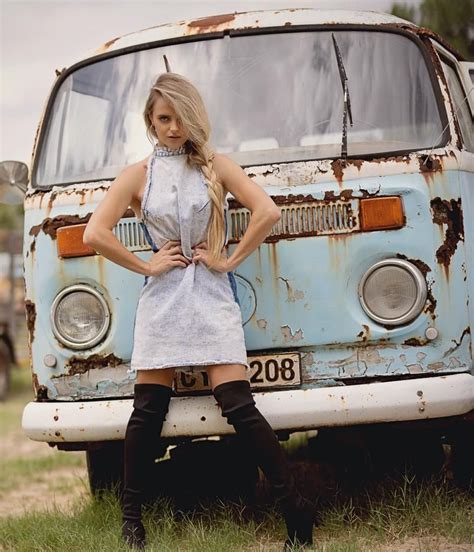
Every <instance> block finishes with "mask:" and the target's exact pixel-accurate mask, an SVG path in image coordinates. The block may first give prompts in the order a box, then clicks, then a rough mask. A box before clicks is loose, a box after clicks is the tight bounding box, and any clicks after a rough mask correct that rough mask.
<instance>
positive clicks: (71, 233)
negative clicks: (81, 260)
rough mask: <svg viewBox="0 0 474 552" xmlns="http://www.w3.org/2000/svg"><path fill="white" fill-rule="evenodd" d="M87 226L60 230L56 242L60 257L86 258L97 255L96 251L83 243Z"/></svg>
mask: <svg viewBox="0 0 474 552" xmlns="http://www.w3.org/2000/svg"><path fill="white" fill-rule="evenodd" d="M86 226H87V224H75V225H73V226H63V227H62V228H58V230H57V233H56V241H57V246H58V257H86V256H87V255H96V251H95V250H94V249H92V247H89V246H88V245H86V244H85V243H84V242H83V241H82V237H83V236H84V230H85V229H86Z"/></svg>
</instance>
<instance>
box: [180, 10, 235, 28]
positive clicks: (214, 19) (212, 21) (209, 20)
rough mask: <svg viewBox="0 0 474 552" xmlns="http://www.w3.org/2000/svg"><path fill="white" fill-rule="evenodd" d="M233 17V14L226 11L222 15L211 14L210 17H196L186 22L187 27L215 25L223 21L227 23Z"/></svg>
mask: <svg viewBox="0 0 474 552" xmlns="http://www.w3.org/2000/svg"><path fill="white" fill-rule="evenodd" d="M234 19H235V14H233V13H227V14H224V15H211V16H210V17H203V18H202V19H196V20H195V21H191V23H188V27H199V28H200V29H202V28H203V27H216V26H217V25H222V24H223V23H228V22H229V21H233V20H234Z"/></svg>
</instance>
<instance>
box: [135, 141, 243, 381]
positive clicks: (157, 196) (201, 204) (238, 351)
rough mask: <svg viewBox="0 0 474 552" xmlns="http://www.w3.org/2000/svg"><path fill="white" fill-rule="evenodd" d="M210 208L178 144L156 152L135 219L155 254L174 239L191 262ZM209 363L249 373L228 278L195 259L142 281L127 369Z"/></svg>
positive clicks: (204, 190) (204, 231) (232, 282)
mask: <svg viewBox="0 0 474 552" xmlns="http://www.w3.org/2000/svg"><path fill="white" fill-rule="evenodd" d="M211 205H212V202H211V200H210V198H209V195H208V192H207V182H206V180H205V178H204V175H203V174H202V171H201V170H200V169H199V168H197V167H191V166H189V165H188V163H187V154H186V153H185V150H184V146H183V147H181V148H178V149H175V150H173V149H168V148H166V147H163V146H159V147H155V149H154V151H153V154H152V155H151V156H150V159H149V162H148V171H147V180H146V185H145V190H144V193H143V199H142V205H141V217H142V218H141V221H140V222H141V224H142V228H143V230H144V233H145V236H146V238H147V239H148V241H149V243H150V245H151V247H152V249H153V251H157V250H158V249H160V248H161V247H162V246H163V245H164V244H165V243H166V242H167V241H168V240H179V241H180V242H181V247H182V250H183V254H184V256H185V257H187V258H188V259H189V260H191V259H192V255H193V252H192V247H194V246H195V245H197V244H198V243H200V242H202V241H205V240H206V237H207V225H208V221H209V217H210V214H211ZM225 207H226V206H225ZM226 243H227V218H226ZM215 364H243V365H244V366H245V367H246V368H247V369H249V365H248V363H247V351H246V347H245V340H244V332H243V327H242V315H241V312H240V307H239V304H238V301H237V296H236V285H235V279H234V275H233V274H232V273H231V272H229V273H225V272H224V273H222V272H217V271H215V270H212V269H209V268H207V267H206V265H205V264H204V263H203V262H202V261H199V262H198V264H194V263H191V264H189V265H188V266H187V267H186V268H184V267H175V268H172V269H171V270H169V271H168V272H165V273H162V274H160V275H158V276H149V277H146V278H145V284H144V286H143V288H142V289H141V292H140V296H139V300H138V306H137V311H136V316H135V326H134V339H133V352H132V359H131V363H130V370H129V372H135V371H136V370H151V369H157V368H170V367H179V368H180V369H190V370H192V367H193V366H207V365H215Z"/></svg>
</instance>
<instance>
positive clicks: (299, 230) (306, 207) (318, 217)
mask: <svg viewBox="0 0 474 552" xmlns="http://www.w3.org/2000/svg"><path fill="white" fill-rule="evenodd" d="M280 209H281V219H280V220H279V221H278V222H277V224H275V226H274V227H273V228H272V231H271V233H270V235H269V236H268V237H267V239H266V240H265V241H275V240H279V239H285V238H298V237H306V236H330V235H332V234H349V233H351V232H358V231H359V216H358V211H359V201H358V200H357V199H354V200H351V201H344V200H339V201H309V202H306V203H305V202H302V203H286V204H285V205H281V206H280ZM229 214H230V234H229V243H237V242H238V241H240V239H241V238H242V236H243V235H244V232H245V231H246V229H247V227H248V225H249V221H250V212H249V211H248V209H245V208H243V207H242V208H237V209H230V210H229Z"/></svg>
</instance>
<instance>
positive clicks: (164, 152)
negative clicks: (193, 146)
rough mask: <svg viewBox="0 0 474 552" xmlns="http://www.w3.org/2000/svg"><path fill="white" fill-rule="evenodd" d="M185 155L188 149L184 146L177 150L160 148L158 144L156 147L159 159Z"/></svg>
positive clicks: (165, 147)
mask: <svg viewBox="0 0 474 552" xmlns="http://www.w3.org/2000/svg"><path fill="white" fill-rule="evenodd" d="M184 153H186V147H185V145H184V144H183V145H182V146H180V147H179V148H175V149H172V148H169V147H167V146H160V145H158V144H156V145H155V154H156V155H157V156H158V157H171V156H174V155H183V154H184Z"/></svg>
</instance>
